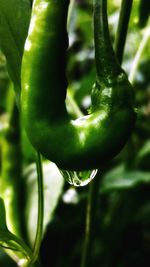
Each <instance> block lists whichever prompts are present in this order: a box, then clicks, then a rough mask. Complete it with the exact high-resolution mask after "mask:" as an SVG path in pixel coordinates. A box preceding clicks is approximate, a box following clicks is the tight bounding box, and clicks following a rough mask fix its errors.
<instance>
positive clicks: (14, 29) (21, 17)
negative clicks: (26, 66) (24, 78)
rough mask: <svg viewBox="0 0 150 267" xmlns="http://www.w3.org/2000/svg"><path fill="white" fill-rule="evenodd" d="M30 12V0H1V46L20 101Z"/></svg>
mask: <svg viewBox="0 0 150 267" xmlns="http://www.w3.org/2000/svg"><path fill="white" fill-rule="evenodd" d="M30 13H31V7H30V2H29V0H0V47H1V48H2V51H3V53H4V55H5V57H6V60H7V65H8V71H9V75H10V77H11V79H12V81H13V83H14V85H15V89H16V93H17V98H18V99H17V100H18V101H19V93H20V72H21V59H22V55H23V47H24V43H25V39H26V36H27V31H28V25H29V20H30Z"/></svg>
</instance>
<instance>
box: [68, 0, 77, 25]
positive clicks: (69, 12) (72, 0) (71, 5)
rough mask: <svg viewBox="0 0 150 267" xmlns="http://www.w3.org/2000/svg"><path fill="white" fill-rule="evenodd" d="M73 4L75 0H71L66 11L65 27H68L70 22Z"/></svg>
mask: <svg viewBox="0 0 150 267" xmlns="http://www.w3.org/2000/svg"><path fill="white" fill-rule="evenodd" d="M74 5H75V0H71V1H70V5H69V11H68V19H67V28H68V29H69V28H70V24H71V18H72V13H73V9H74Z"/></svg>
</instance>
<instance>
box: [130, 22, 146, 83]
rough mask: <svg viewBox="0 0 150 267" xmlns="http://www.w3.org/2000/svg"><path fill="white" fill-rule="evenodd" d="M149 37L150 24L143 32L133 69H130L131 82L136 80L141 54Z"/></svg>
mask: <svg viewBox="0 0 150 267" xmlns="http://www.w3.org/2000/svg"><path fill="white" fill-rule="evenodd" d="M149 37H150V26H148V27H146V28H145V30H144V32H143V38H142V39H141V42H140V45H139V48H138V50H137V53H136V55H135V58H134V61H133V63H132V66H131V71H130V75H129V80H130V82H131V83H133V82H134V79H135V75H136V71H137V68H138V65H139V62H140V58H141V55H142V53H143V50H144V48H145V46H146V44H147V41H148V39H149Z"/></svg>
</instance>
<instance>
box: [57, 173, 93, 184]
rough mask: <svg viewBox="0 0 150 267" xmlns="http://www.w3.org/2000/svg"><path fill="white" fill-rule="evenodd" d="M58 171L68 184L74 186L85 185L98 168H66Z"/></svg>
mask: <svg viewBox="0 0 150 267" xmlns="http://www.w3.org/2000/svg"><path fill="white" fill-rule="evenodd" d="M59 171H60V172H61V174H62V176H63V177H64V179H65V180H66V181H67V182H68V183H69V184H71V185H74V186H85V185H87V184H88V183H90V182H91V181H92V180H93V179H94V177H95V176H96V174H97V171H98V170H97V169H96V170H89V171H68V170H59Z"/></svg>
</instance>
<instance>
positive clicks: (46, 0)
mask: <svg viewBox="0 0 150 267" xmlns="http://www.w3.org/2000/svg"><path fill="white" fill-rule="evenodd" d="M68 4H69V0H43V1H41V0H35V1H34V3H33V9H32V17H31V22H30V27H29V33H28V37H27V40H26V44H25V48H24V55H23V62H22V96H21V105H22V115H23V122H24V125H25V128H26V131H27V134H28V137H29V139H30V141H31V143H32V144H33V146H34V147H35V148H36V149H37V150H38V151H40V152H41V153H42V154H43V155H44V156H45V157H46V158H48V159H49V160H51V161H53V162H55V163H56V164H57V165H58V167H59V168H61V169H70V170H86V169H93V168H98V167H99V166H101V165H102V164H103V163H105V162H106V161H108V160H110V159H112V158H113V157H114V156H115V155H117V154H118V153H119V152H120V150H121V149H122V147H123V146H124V145H125V143H126V142H127V140H128V138H129V136H130V134H131V132H132V129H133V126H134V123H135V118H136V115H135V111H134V92H133V88H132V86H131V84H130V83H129V81H128V79H127V76H126V74H125V72H124V71H123V70H122V69H121V67H120V65H119V63H118V62H117V60H116V57H115V55H114V52H113V49H112V45H111V42H110V37H109V30H108V19H107V2H106V0H94V39H95V62H96V82H95V84H94V86H93V88H92V93H91V99H92V106H91V112H90V114H89V115H87V116H84V117H81V118H79V119H77V120H71V119H70V118H69V115H68V113H67V110H66V106H65V97H66V88H67V79H66V75H65V65H66V62H65V54H66V49H67V44H68V36H67V30H66V20H67V12H68Z"/></svg>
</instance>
